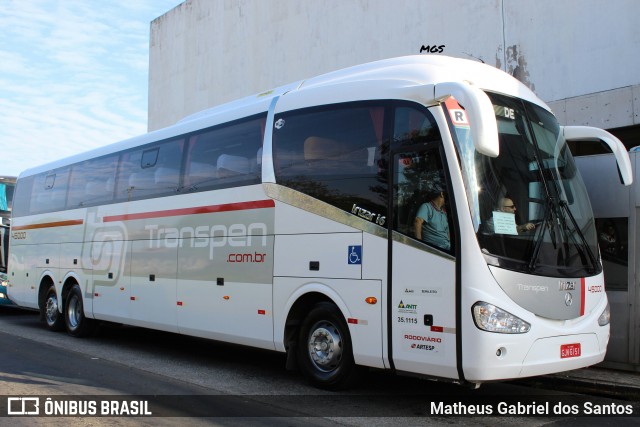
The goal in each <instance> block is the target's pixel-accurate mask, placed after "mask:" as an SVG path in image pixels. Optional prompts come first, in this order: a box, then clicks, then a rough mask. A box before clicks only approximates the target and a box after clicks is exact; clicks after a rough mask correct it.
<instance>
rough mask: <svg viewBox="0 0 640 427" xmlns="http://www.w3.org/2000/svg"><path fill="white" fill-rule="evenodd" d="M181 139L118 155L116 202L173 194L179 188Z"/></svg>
mask: <svg viewBox="0 0 640 427" xmlns="http://www.w3.org/2000/svg"><path fill="white" fill-rule="evenodd" d="M183 147H184V140H183V139H176V140H171V141H163V142H160V143H157V144H152V145H146V146H143V147H140V148H136V149H135V150H130V151H126V152H124V153H122V157H121V161H120V170H119V171H118V179H117V181H116V186H115V187H116V188H115V190H116V193H115V197H116V200H117V201H125V200H136V199H146V198H149V197H156V196H163V195H171V194H175V193H176V192H177V191H178V189H179V188H180V167H181V163H182V150H183Z"/></svg>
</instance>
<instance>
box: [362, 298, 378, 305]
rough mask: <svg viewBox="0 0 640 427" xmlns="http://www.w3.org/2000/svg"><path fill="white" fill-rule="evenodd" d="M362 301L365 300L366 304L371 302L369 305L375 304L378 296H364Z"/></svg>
mask: <svg viewBox="0 0 640 427" xmlns="http://www.w3.org/2000/svg"><path fill="white" fill-rule="evenodd" d="M364 301H365V302H366V303H367V304H371V305H373V304H376V303H377V302H378V298H376V297H366V298H365V299H364Z"/></svg>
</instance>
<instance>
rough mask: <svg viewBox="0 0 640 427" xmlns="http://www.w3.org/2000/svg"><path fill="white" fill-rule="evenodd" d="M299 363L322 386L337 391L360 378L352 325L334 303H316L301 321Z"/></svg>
mask: <svg viewBox="0 0 640 427" xmlns="http://www.w3.org/2000/svg"><path fill="white" fill-rule="evenodd" d="M298 362H299V365H300V367H301V369H302V371H303V373H304V375H305V376H306V377H307V378H308V379H309V380H310V381H311V383H312V384H313V385H315V386H317V387H320V388H324V389H329V390H338V389H342V388H346V387H349V386H351V385H353V383H354V382H355V380H356V379H357V374H358V367H357V366H356V364H355V362H354V360H353V350H352V347H351V337H350V335H349V328H348V327H347V323H346V322H345V321H344V318H343V317H342V314H341V313H340V311H339V310H338V308H337V307H336V306H335V305H333V304H331V303H326V302H323V303H320V304H318V305H316V306H315V307H314V308H313V309H312V310H311V312H310V313H309V315H308V316H307V317H306V319H305V320H304V322H303V323H302V327H301V328H300V336H299V340H298Z"/></svg>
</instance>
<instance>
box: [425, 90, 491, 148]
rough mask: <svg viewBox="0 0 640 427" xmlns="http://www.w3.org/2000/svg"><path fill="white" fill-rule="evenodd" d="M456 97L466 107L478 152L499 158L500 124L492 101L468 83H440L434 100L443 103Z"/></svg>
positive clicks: (435, 91)
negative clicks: (449, 98)
mask: <svg viewBox="0 0 640 427" xmlns="http://www.w3.org/2000/svg"><path fill="white" fill-rule="evenodd" d="M450 96H452V97H454V98H455V99H456V100H457V101H458V103H459V104H460V105H461V106H463V107H464V109H465V112H466V114H467V116H468V117H469V122H470V123H471V136H472V138H473V145H474V147H475V149H476V151H477V152H478V153H480V154H484V155H485V156H489V157H498V154H500V143H499V141H498V123H497V122H496V115H495V112H494V110H493V104H492V103H491V100H490V99H489V97H488V96H487V94H486V93H484V92H483V91H482V90H480V89H478V88H477V87H475V86H473V85H471V84H470V83H466V82H445V83H438V84H436V85H435V87H434V99H435V100H437V101H443V100H444V99H446V98H448V97H450Z"/></svg>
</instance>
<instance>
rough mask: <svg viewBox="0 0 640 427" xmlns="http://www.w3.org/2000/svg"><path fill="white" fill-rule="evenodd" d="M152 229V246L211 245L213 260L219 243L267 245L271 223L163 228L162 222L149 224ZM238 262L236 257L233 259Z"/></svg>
mask: <svg viewBox="0 0 640 427" xmlns="http://www.w3.org/2000/svg"><path fill="white" fill-rule="evenodd" d="M145 230H147V231H148V232H149V248H163V247H164V248H177V247H180V248H182V247H184V246H187V247H191V248H207V247H208V248H209V259H210V260H213V255H214V254H213V252H214V248H216V247H224V246H231V247H238V248H244V247H250V246H254V245H256V244H257V245H260V246H263V247H265V246H267V224H264V223H261V222H259V223H251V224H249V225H245V224H231V225H230V226H228V227H227V226H226V225H224V224H216V225H200V226H198V227H182V228H173V227H166V228H160V226H159V225H158V224H150V225H147V226H146V227H145ZM230 262H234V261H230Z"/></svg>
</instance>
